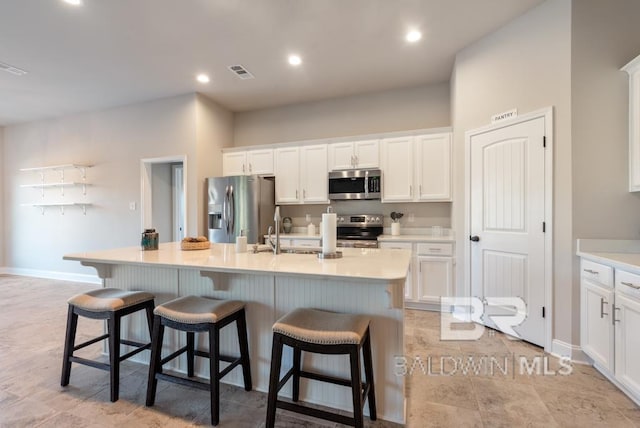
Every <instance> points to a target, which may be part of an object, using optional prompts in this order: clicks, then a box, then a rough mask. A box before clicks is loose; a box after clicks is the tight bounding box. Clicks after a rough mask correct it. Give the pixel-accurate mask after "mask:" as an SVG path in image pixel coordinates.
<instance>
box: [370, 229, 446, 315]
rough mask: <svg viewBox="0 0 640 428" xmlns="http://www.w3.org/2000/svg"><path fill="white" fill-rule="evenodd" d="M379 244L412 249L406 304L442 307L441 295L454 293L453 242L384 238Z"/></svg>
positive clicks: (380, 245)
mask: <svg viewBox="0 0 640 428" xmlns="http://www.w3.org/2000/svg"><path fill="white" fill-rule="evenodd" d="M379 247H380V248H391V249H402V250H410V251H412V254H413V257H412V258H411V267H410V271H409V273H408V275H407V281H406V283H405V292H404V296H405V303H406V306H407V307H410V308H415V309H438V310H439V309H440V297H450V296H453V295H454V293H453V264H454V258H453V243H451V242H436V241H429V242H390V241H383V242H380V243H379Z"/></svg>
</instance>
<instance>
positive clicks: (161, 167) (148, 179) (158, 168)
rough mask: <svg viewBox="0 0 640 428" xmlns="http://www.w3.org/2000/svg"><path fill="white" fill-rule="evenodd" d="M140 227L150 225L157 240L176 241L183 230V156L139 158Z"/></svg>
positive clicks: (184, 229) (184, 196)
mask: <svg viewBox="0 0 640 428" xmlns="http://www.w3.org/2000/svg"><path fill="white" fill-rule="evenodd" d="M140 165H141V172H140V176H141V196H142V203H141V216H142V227H143V229H149V228H154V229H156V231H157V232H158V234H159V241H160V242H171V241H180V240H181V239H182V238H184V236H185V234H186V230H187V229H186V227H187V225H186V221H187V220H186V219H187V212H186V210H187V208H186V198H187V188H186V180H185V177H186V173H187V163H186V156H169V157H162V158H149V159H142V160H141V164H140Z"/></svg>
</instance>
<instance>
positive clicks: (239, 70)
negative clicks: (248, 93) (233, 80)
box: [228, 64, 254, 80]
mask: <svg viewBox="0 0 640 428" xmlns="http://www.w3.org/2000/svg"><path fill="white" fill-rule="evenodd" d="M228 68H229V70H231V72H233V73H234V74H235V75H236V76H238V77H239V78H241V79H242V80H247V79H253V78H254V76H253V74H251V73H249V71H247V69H246V68H244V67H243V66H242V65H240V64H238V65H230V66H229V67H228Z"/></svg>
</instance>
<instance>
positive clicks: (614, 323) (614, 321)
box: [611, 305, 620, 325]
mask: <svg viewBox="0 0 640 428" xmlns="http://www.w3.org/2000/svg"><path fill="white" fill-rule="evenodd" d="M611 307H612V308H613V317H611V318H612V320H613V321H612V324H613V325H616V323H617V322H620V320H617V319H616V311H619V310H620V308H616V305H612V306H611Z"/></svg>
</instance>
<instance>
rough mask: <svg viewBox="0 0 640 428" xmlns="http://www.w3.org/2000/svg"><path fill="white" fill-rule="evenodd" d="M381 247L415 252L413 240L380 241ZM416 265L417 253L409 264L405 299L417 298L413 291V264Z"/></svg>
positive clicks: (405, 284)
mask: <svg viewBox="0 0 640 428" xmlns="http://www.w3.org/2000/svg"><path fill="white" fill-rule="evenodd" d="M378 247H379V248H386V249H392V250H409V251H412V252H413V244H412V243H411V242H380V243H379V244H378ZM414 265H415V255H413V256H412V257H411V264H410V265H409V272H408V273H407V280H406V281H405V283H404V300H405V301H412V300H415V293H414V291H413V282H414V281H413V266H414Z"/></svg>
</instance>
